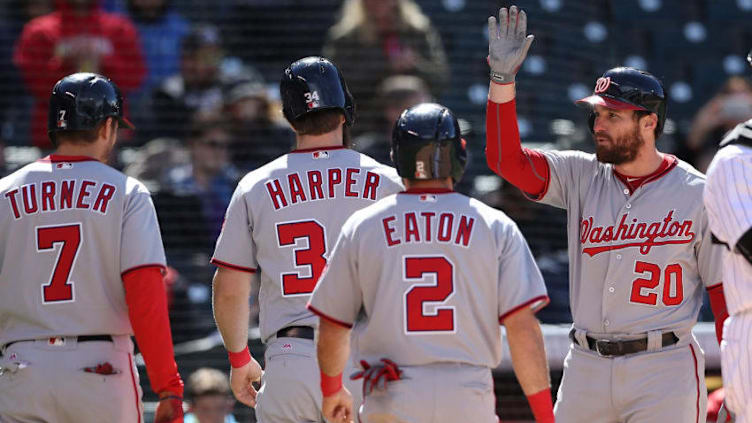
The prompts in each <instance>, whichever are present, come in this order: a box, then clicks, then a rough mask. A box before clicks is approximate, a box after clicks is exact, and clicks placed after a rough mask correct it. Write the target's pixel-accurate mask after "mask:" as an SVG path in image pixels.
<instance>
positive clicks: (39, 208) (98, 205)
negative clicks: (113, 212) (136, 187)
mask: <svg viewBox="0 0 752 423" xmlns="http://www.w3.org/2000/svg"><path fill="white" fill-rule="evenodd" d="M98 185H99V186H98ZM116 191H117V188H115V186H113V185H110V184H106V183H102V184H100V183H99V182H95V181H89V180H86V179H84V180H81V181H79V180H77V179H67V180H63V181H41V182H36V183H33V184H26V185H22V186H21V187H20V188H15V189H13V190H10V191H8V192H6V193H5V199H6V200H7V201H8V203H9V205H10V208H11V210H13V218H14V219H15V220H18V219H20V218H21V217H23V216H24V215H26V216H28V215H32V214H37V213H40V212H42V213H46V212H53V211H59V210H70V209H78V210H92V211H96V212H99V213H101V214H107V205H108V204H109V203H110V200H112V197H113V196H114V195H115V192H116ZM22 213H23V214H22Z"/></svg>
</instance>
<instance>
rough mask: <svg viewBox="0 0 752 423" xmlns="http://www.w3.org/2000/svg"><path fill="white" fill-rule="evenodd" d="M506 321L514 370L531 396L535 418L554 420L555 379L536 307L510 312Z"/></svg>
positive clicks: (524, 389)
mask: <svg viewBox="0 0 752 423" xmlns="http://www.w3.org/2000/svg"><path fill="white" fill-rule="evenodd" d="M502 323H503V324H504V326H505V327H506V329H507V341H508V343H509V351H510V353H511V356H512V366H513V368H514V374H515V375H516V376H517V380H518V381H519V382H520V386H522V391H523V392H524V393H525V395H526V396H527V399H528V402H529V403H530V408H531V409H532V411H533V415H534V416H535V421H536V422H539V423H541V422H546V423H548V422H550V423H553V421H554V412H553V404H552V401H551V381H550V380H549V370H548V361H546V350H545V347H544V345H543V334H542V333H541V329H540V324H539V323H538V319H536V317H535V314H534V313H533V310H531V309H530V308H529V307H524V308H521V309H520V310H518V311H516V312H514V313H512V314H510V315H508V316H507V317H506V318H505V319H504V321H503V322H502Z"/></svg>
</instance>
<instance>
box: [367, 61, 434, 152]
mask: <svg viewBox="0 0 752 423" xmlns="http://www.w3.org/2000/svg"><path fill="white" fill-rule="evenodd" d="M428 101H431V93H430V91H429V90H428V86H427V85H426V83H425V82H424V81H423V80H422V79H420V78H419V77H417V76H410V75H397V76H391V77H389V78H387V79H385V80H384V82H382V83H381V85H380V86H379V88H378V95H377V102H376V104H377V105H378V108H379V119H378V121H377V122H378V130H375V131H369V132H366V133H364V134H362V135H360V136H358V137H356V138H355V140H353V144H354V146H355V149H356V150H358V151H360V152H361V153H364V154H366V155H368V156H370V157H372V158H374V159H376V160H378V161H379V162H381V163H383V164H386V165H389V166H392V160H391V158H390V157H389V151H390V150H391V141H392V128H393V127H394V122H396V121H397V118H399V116H400V114H401V113H402V111H403V110H405V109H407V108H408V107H410V106H414V105H416V104H418V103H425V102H428Z"/></svg>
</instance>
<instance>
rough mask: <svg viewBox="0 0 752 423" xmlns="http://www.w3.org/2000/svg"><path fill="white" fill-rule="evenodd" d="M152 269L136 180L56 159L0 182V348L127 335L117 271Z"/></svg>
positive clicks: (154, 238)
mask: <svg viewBox="0 0 752 423" xmlns="http://www.w3.org/2000/svg"><path fill="white" fill-rule="evenodd" d="M151 265H156V266H162V267H164V265H165V255H164V250H163V247H162V240H161V238H160V235H159V227H158V224H157V216H156V213H155V211H154V206H153V204H152V202H151V198H150V196H149V192H148V190H147V189H146V187H144V185H143V184H141V183H140V182H138V181H137V180H135V179H133V178H130V177H127V176H125V175H124V174H122V173H120V172H118V171H117V170H115V169H113V168H111V167H109V166H107V165H105V164H102V163H100V162H98V161H96V160H94V159H92V158H88V157H73V156H55V155H53V156H50V157H48V158H45V159H42V160H39V161H37V162H34V163H31V164H29V165H27V166H25V167H23V168H22V169H20V170H18V171H16V172H15V173H13V174H11V175H9V176H7V177H5V178H3V179H1V180H0V345H3V344H6V343H8V342H11V341H17V340H23V339H33V338H46V337H53V336H65V335H89V334H111V335H120V334H131V333H132V328H131V324H130V321H129V319H128V309H127V306H126V303H125V291H124V288H123V282H122V279H121V275H122V274H123V273H125V272H127V271H129V270H133V269H136V268H139V267H142V266H151Z"/></svg>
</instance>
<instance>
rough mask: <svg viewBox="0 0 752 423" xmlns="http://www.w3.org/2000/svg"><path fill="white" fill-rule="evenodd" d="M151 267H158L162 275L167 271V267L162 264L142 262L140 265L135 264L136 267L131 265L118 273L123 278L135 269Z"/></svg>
mask: <svg viewBox="0 0 752 423" xmlns="http://www.w3.org/2000/svg"><path fill="white" fill-rule="evenodd" d="M151 267H156V268H158V269H159V271H160V272H162V275H164V274H165V273H166V272H167V267H166V266H165V265H164V264H160V263H149V264H142V265H140V266H136V267H131V268H130V269H126V270H124V271H123V272H122V273H120V277H121V278H124V277H125V276H126V275H127V274H128V273H131V272H135V271H136V270H141V269H148V268H151Z"/></svg>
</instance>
